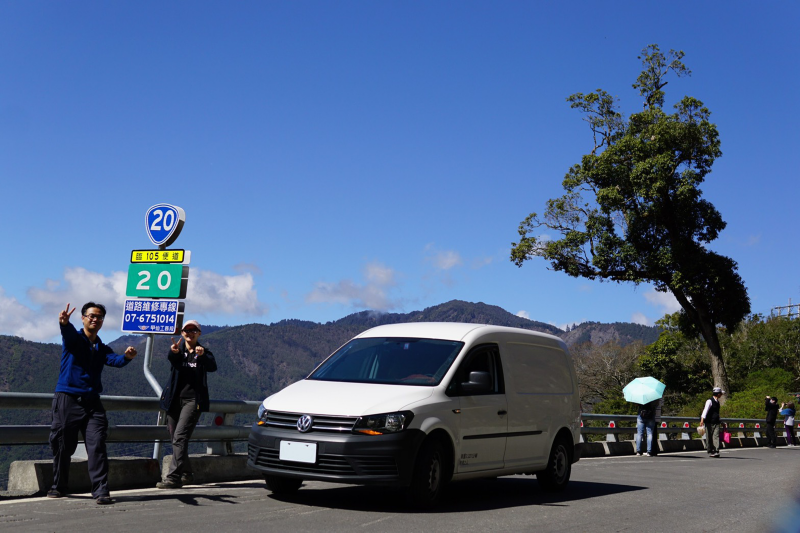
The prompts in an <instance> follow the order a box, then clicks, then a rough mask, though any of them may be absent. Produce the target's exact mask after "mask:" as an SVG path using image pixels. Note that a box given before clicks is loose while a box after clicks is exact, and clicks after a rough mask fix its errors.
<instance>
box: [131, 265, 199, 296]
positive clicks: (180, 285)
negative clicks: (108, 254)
mask: <svg viewBox="0 0 800 533" xmlns="http://www.w3.org/2000/svg"><path fill="white" fill-rule="evenodd" d="M188 281H189V267H188V266H186V265H180V264H153V263H132V264H131V265H130V266H129V267H128V286H127V289H126V291H125V295H126V296H138V297H140V298H186V285H187V283H188Z"/></svg>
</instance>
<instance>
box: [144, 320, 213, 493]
mask: <svg viewBox="0 0 800 533" xmlns="http://www.w3.org/2000/svg"><path fill="white" fill-rule="evenodd" d="M200 333H201V332H200V324H199V323H198V322H197V321H196V320H189V321H188V322H186V323H185V324H184V325H183V330H181V337H183V341H184V342H183V346H181V341H180V340H178V342H175V339H172V346H171V347H170V350H169V353H168V354H167V358H168V359H169V362H170V364H171V365H172V372H171V373H170V377H169V383H168V384H167V386H166V388H165V389H164V392H162V393H161V408H162V409H164V410H165V411H166V412H167V428H168V429H169V435H170V438H171V440H172V463H171V464H170V467H169V471H168V473H167V476H166V478H165V479H164V480H163V481H159V482H158V483H156V487H157V488H159V489H179V488H181V487H182V486H183V485H184V484H189V483H191V482H192V481H193V480H194V474H193V472H192V466H191V463H190V462H189V439H190V438H192V432H193V431H194V428H195V426H196V425H197V421H198V420H199V419H200V413H204V412H206V411H208V409H209V405H210V400H209V396H208V383H207V381H206V373H207V372H215V371H216V370H217V362H216V361H215V360H214V354H212V353H211V350H206V349H205V348H204V347H203V346H201V345H200V344H199V343H198V339H199V338H200Z"/></svg>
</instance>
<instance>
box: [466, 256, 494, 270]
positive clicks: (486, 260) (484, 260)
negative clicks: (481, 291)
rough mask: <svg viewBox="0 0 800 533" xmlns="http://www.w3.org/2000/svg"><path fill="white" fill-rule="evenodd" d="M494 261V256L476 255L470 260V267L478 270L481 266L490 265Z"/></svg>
mask: <svg viewBox="0 0 800 533" xmlns="http://www.w3.org/2000/svg"><path fill="white" fill-rule="evenodd" d="M493 262H494V257H478V258H475V259H473V260H472V262H471V265H470V266H471V268H472V269H473V270H480V269H481V268H483V267H485V266H488V265H491V264H492V263H493Z"/></svg>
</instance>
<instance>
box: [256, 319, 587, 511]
mask: <svg viewBox="0 0 800 533" xmlns="http://www.w3.org/2000/svg"><path fill="white" fill-rule="evenodd" d="M258 416H259V420H258V422H257V423H256V424H254V425H253V429H252V431H251V433H250V437H249V442H248V461H247V464H248V466H249V467H251V468H254V469H256V470H259V471H261V472H262V473H263V474H264V477H265V479H266V483H267V488H268V489H270V490H271V491H273V492H275V493H289V492H293V491H296V490H297V489H298V488H300V485H301V484H302V482H303V480H304V479H306V480H318V481H329V482H338V483H354V484H374V485H390V486H400V487H407V488H408V495H409V497H410V499H411V501H412V502H413V503H415V504H417V505H421V506H430V505H433V504H434V503H435V502H436V501H437V500H438V498H439V496H440V495H441V492H442V490H443V488H444V486H445V485H446V484H447V483H448V482H449V481H458V480H465V479H473V478H481V477H496V476H505V475H510V474H536V477H537V478H538V480H539V483H540V484H541V486H542V487H543V488H545V489H547V490H553V491H557V490H562V489H564V488H565V487H566V485H567V483H568V481H569V477H570V472H571V469H572V467H571V465H572V463H574V462H576V461H577V460H578V459H579V458H580V452H579V450H580V448H579V447H578V445H577V444H578V442H579V439H580V422H581V421H580V401H579V399H578V383H577V379H576V377H575V369H574V365H573V363H572V358H571V357H570V354H569V351H568V350H567V347H566V345H565V344H564V342H563V341H562V340H561V339H559V338H558V337H554V336H552V335H546V334H543V333H537V332H533V331H528V330H524V329H517V328H507V327H500V326H488V325H482V324H458V323H423V322H420V323H408V324H392V325H386V326H378V327H376V328H372V329H370V330H368V331H365V332H364V333H362V334H360V335H358V336H356V337H355V338H353V339H352V340H351V341H350V342H348V343H347V344H345V345H344V346H342V347H341V348H339V349H338V350H337V351H336V352H334V353H333V354H332V355H331V356H330V357H328V358H327V359H325V361H323V362H322V363H321V364H320V365H319V366H318V367H317V368H316V369H315V370H314V371H313V372H312V373H311V374H310V375H309V376H308V377H307V378H306V379H303V380H300V381H298V382H297V383H294V384H292V385H289V386H288V387H286V388H285V389H283V390H281V391H280V392H277V393H276V394H273V395H272V396H270V397H268V398H267V399H266V400H264V402H263V404H262V405H261V407H260V408H259V413H258Z"/></svg>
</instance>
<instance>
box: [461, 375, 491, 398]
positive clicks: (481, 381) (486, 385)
mask: <svg viewBox="0 0 800 533" xmlns="http://www.w3.org/2000/svg"><path fill="white" fill-rule="evenodd" d="M491 390H492V377H491V376H490V375H489V373H488V372H470V373H469V381H467V382H464V383H462V384H461V391H462V392H466V393H469V394H477V393H481V392H490V391H491Z"/></svg>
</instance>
